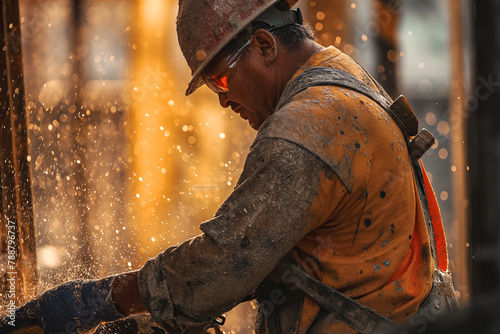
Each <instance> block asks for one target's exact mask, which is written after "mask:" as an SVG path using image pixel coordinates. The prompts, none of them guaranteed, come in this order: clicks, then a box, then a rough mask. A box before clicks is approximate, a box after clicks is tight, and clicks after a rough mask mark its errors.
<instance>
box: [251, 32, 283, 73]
mask: <svg viewBox="0 0 500 334" xmlns="http://www.w3.org/2000/svg"><path fill="white" fill-rule="evenodd" d="M252 44H254V46H256V47H257V48H258V49H259V52H260V54H261V55H262V56H263V57H264V61H265V63H266V66H269V65H270V64H271V63H272V62H273V61H274V59H275V58H276V56H277V54H278V47H277V44H276V39H275V38H274V36H273V35H272V34H271V33H270V32H269V31H267V30H265V29H259V30H257V31H256V32H255V33H254V37H253V40H252Z"/></svg>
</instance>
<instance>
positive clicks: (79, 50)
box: [0, 0, 500, 333]
mask: <svg viewBox="0 0 500 334" xmlns="http://www.w3.org/2000/svg"><path fill="white" fill-rule="evenodd" d="M13 2H16V1H13ZM477 2H478V3H480V4H476V3H475V2H474V1H472V0H448V1H443V0H418V1H417V0H371V1H366V0H363V1H361V0H354V1H353V0H351V1H345V0H336V1H326V0H316V1H304V0H301V1H299V3H298V5H297V7H300V8H301V10H302V11H303V15H304V18H305V21H306V22H307V23H308V24H309V25H310V26H311V27H313V29H314V30H315V32H316V38H317V41H318V42H319V43H321V44H323V45H325V46H328V45H334V46H335V47H337V48H339V49H340V50H341V51H343V52H345V53H347V54H349V55H350V56H352V57H353V58H354V59H356V60H357V61H358V62H360V63H361V64H362V65H363V66H365V67H366V68H367V70H368V71H369V72H370V73H371V74H372V75H373V76H375V77H376V78H377V79H378V80H379V82H380V83H381V84H382V85H383V86H384V88H385V89H386V90H387V91H388V93H389V94H390V95H391V96H393V97H397V96H399V95H401V94H403V95H405V96H406V98H407V99H408V100H409V101H410V104H411V105H412V106H413V108H414V111H415V113H416V114H417V116H418V118H419V120H420V127H425V128H427V129H428V130H429V131H431V132H432V133H433V135H434V136H435V137H436V143H435V145H434V146H433V147H432V149H431V150H429V151H428V152H427V153H426V155H425V156H424V158H423V161H424V164H425V165H426V167H427V171H428V174H429V176H430V179H431V181H432V184H433V187H434V190H435V192H436V195H437V197H438V201H439V204H440V208H441V211H442V216H443V220H444V224H445V229H446V232H447V243H448V249H449V256H450V269H451V271H452V273H453V276H454V281H455V282H454V283H455V288H456V289H457V291H458V292H457V293H458V295H459V301H460V302H461V304H462V305H467V304H468V303H469V300H470V298H471V294H472V296H473V295H474V292H473V291H472V290H473V289H472V288H473V286H474V284H476V286H482V287H483V288H484V289H483V290H485V291H487V289H486V287H487V286H486V285H484V284H483V283H482V282H481V277H482V276H481V275H479V276H477V275H476V276H475V274H473V273H476V274H477V273H481V272H485V273H486V274H488V275H494V276H493V277H490V281H491V282H490V283H489V284H490V286H488V288H493V287H495V286H496V284H497V283H496V282H497V280H496V277H497V276H495V275H498V263H499V261H498V257H497V256H496V254H498V251H497V249H498V246H497V244H498V242H497V241H496V240H497V236H498V231H497V229H498V228H496V229H495V222H496V220H495V218H494V217H495V216H494V215H490V216H487V217H486V216H485V217H484V218H485V219H484V220H483V219H480V220H476V221H475V224H476V225H472V224H471V223H470V221H471V214H472V215H473V214H474V210H472V211H471V203H472V204H473V203H474V200H476V201H477V204H478V207H477V208H478V209H477V210H478V212H481V213H482V214H485V209H484V208H482V207H481V206H482V205H487V204H488V203H489V206H490V209H492V210H494V209H495V208H494V207H495V202H497V201H498V197H496V195H495V194H493V195H492V196H493V198H491V196H489V197H488V198H490V199H489V201H484V200H483V199H482V198H483V196H485V189H483V188H477V189H475V188H474V186H472V188H471V175H470V173H471V169H472V167H471V166H476V167H477V169H476V171H478V172H477V173H478V174H481V175H482V176H481V177H483V178H482V179H477V182H476V183H475V185H476V186H477V187H480V185H482V184H483V183H484V184H488V183H489V184H492V185H495V184H497V185H498V182H496V180H498V179H497V178H496V179H495V178H493V179H492V178H491V177H490V178H486V176H487V175H489V174H488V173H490V174H491V175H496V173H497V170H498V169H496V167H498V166H499V165H498V160H499V159H498V157H497V158H496V160H488V159H491V154H490V153H488V150H485V152H483V153H484V154H483V153H477V154H476V153H471V151H474V149H475V148H474V147H475V146H474V145H477V146H481V145H482V144H484V142H483V141H482V140H483V139H482V137H481V136H478V133H483V134H484V133H486V132H484V131H483V130H481V126H483V125H485V126H487V125H488V124H489V128H488V129H490V130H489V131H491V132H495V133H498V131H497V130H496V129H495V128H494V127H491V124H492V122H493V124H494V119H493V118H491V119H486V118H485V119H486V120H485V121H484V122H483V123H481V122H482V119H480V118H479V117H477V114H478V110H481V108H482V106H483V105H484V104H485V103H490V104H491V103H492V101H495V100H494V99H497V100H496V101H498V92H497V91H496V87H498V86H500V78H499V77H498V67H497V71H496V72H495V71H492V70H490V69H488V68H487V67H484V68H483V69H481V68H480V67H478V64H487V63H488V62H487V61H486V59H489V58H488V57H494V56H495V55H497V57H498V49H499V48H498V41H497V40H496V38H497V35H496V34H495V30H494V29H497V30H496V32H498V28H494V27H497V26H498V24H496V25H495V23H494V22H496V21H498V19H497V20H495V19H494V11H492V8H493V9H496V13H497V15H498V11H499V8H498V4H495V1H493V0H490V1H484V2H483V1H477ZM489 5H490V7H488V6H489ZM2 6H3V8H4V18H3V28H4V33H5V36H6V38H7V39H6V41H7V45H6V46H5V47H4V50H3V51H4V53H5V54H6V56H4V58H5V57H7V63H3V66H6V68H3V71H4V79H3V86H2V94H4V92H5V91H7V90H8V91H9V94H10V96H11V99H10V100H2V101H3V102H2V109H3V110H2V112H4V113H5V112H6V114H4V116H2V117H3V118H2V119H3V120H4V121H5V119H7V118H8V115H9V112H8V105H9V103H10V105H11V106H13V103H14V104H16V101H17V105H18V109H23V107H24V110H25V120H26V121H25V123H23V124H21V125H19V126H18V128H16V127H15V126H14V127H13V128H14V130H13V131H16V129H21V127H23V126H24V127H26V129H25V132H24V134H23V133H21V134H20V135H19V136H18V139H17V140H21V141H22V140H23V138H25V139H24V140H25V141H26V145H25V146H26V147H25V148H24V150H18V148H16V145H15V143H16V137H13V138H14V145H13V146H11V147H10V151H14V153H13V155H12V157H13V159H15V158H16V157H17V158H19V157H20V159H21V160H22V161H24V162H25V167H24V168H25V171H24V172H25V173H26V168H27V169H28V170H29V171H28V174H31V179H29V178H24V179H20V180H19V181H17V179H16V183H15V184H12V188H11V189H14V188H16V189H17V197H16V195H15V194H14V195H12V196H13V197H12V196H11V197H9V194H10V192H9V191H10V190H9V188H8V184H9V183H8V180H4V181H2V182H3V183H2V189H3V194H2V198H3V202H2V203H3V211H2V212H3V215H2V225H8V224H9V221H15V222H16V223H17V224H19V225H20V226H21V225H23V224H25V225H26V226H27V227H24V230H25V231H24V232H23V233H25V234H26V236H28V239H29V238H31V239H30V240H31V241H30V242H24V241H22V240H19V244H20V248H19V250H16V251H17V252H18V254H17V258H18V259H19V260H18V262H17V264H16V265H17V269H16V270H17V271H16V272H17V273H18V275H19V276H20V277H22V278H23V284H22V285H21V286H20V287H17V288H18V289H19V291H18V298H19V300H20V301H22V300H25V299H26V298H30V297H32V296H33V295H36V294H37V293H41V292H43V291H45V290H46V289H48V288H50V287H52V286H54V285H57V284H59V283H61V282H63V281H66V280H70V279H75V278H97V277H103V276H106V275H110V274H115V273H118V272H124V271H129V270H136V269H139V268H140V267H141V266H142V265H143V264H144V263H145V262H146V261H147V259H149V258H151V257H153V256H155V255H156V254H158V253H159V252H161V251H162V250H164V249H166V248H168V247H169V246H171V245H175V244H178V243H181V242H183V241H184V240H186V239H188V238H190V237H192V236H195V235H197V234H198V233H200V231H199V229H198V226H199V224H200V223H201V222H203V221H204V220H207V219H209V218H210V217H211V216H212V215H213V214H214V213H215V211H216V210H217V208H218V207H219V206H220V205H221V204H222V203H223V201H224V200H225V198H226V197H227V196H228V195H229V194H230V193H231V191H232V189H233V187H234V185H235V183H236V181H237V179H238V177H239V175H240V173H241V171H242V168H243V164H244V161H245V158H246V154H247V152H248V149H249V147H250V145H251V143H252V141H253V139H254V137H255V134H256V132H254V131H253V130H252V129H251V128H250V127H249V126H248V125H247V124H246V122H245V121H243V120H241V119H240V118H239V117H235V116H234V115H233V113H232V111H231V110H224V109H222V108H221V107H220V106H219V104H218V99H217V96H216V95H215V94H213V93H212V92H211V91H209V90H208V89H206V88H205V87H203V88H201V89H200V90H199V91H198V92H197V93H196V94H194V95H192V96H190V97H185V96H184V92H185V89H186V87H187V83H188V81H189V79H190V72H189V69H188V67H187V64H186V63H185V61H184V58H183V57H182V54H181V52H180V50H179V47H178V44H177V37H176V31H175V17H176V14H177V7H178V6H177V1H176V0H138V1H127V0H106V1H103V0H101V1H98V0H19V15H18V16H17V19H16V12H15V8H14V7H15V5H14V7H12V6H13V5H12V4H6V1H5V0H4V1H2ZM481 6H482V7H481ZM13 8H14V9H13ZM479 9H481V12H480V13H485V14H484V15H486V16H485V19H484V20H483V19H481V20H479V19H477V17H478V16H477V15H476V13H479ZM9 13H13V14H9ZM9 15H10V16H9ZM487 15H491V20H490V21H488V20H487V18H488V17H489V16H487ZM16 21H17V23H16ZM488 22H490V23H491V27H493V30H491V29H490V30H489V31H490V32H491V35H490V36H488V38H489V42H492V43H491V44H490V45H488V48H487V49H484V48H483V49H481V47H482V46H485V45H486V42H484V43H483V44H480V42H481V41H480V39H478V38H477V35H478V33H477V32H478V31H480V30H481V29H483V27H482V26H481V24H484V25H486V24H488ZM16 24H17V26H19V27H20V30H19V29H17V30H16V27H17V26H16ZM480 35H481V36H485V35H484V34H480ZM486 35H488V34H486ZM9 43H10V44H9ZM9 45H10V46H9ZM9 47H14V49H15V48H17V49H16V50H19V51H20V49H22V58H18V59H14V58H13V57H11V58H9ZM6 50H7V51H6ZM481 50H482V51H481ZM484 50H486V51H485V53H484V55H483V53H482V52H483V51H484ZM495 50H496V51H495ZM483 56H484V58H481V59H483V60H484V62H481V61H480V59H479V60H478V57H483ZM2 61H3V62H4V61H5V60H2ZM9 62H10V63H9ZM9 64H10V65H9ZM16 64H18V65H19V66H17V72H15V70H16V66H15V65H16ZM9 66H10V67H9ZM497 66H498V65H497ZM12 68H13V69H12ZM9 71H11V72H12V71H14V72H12V73H18V77H17V78H18V79H22V77H20V76H19V75H20V74H23V75H24V86H22V84H23V81H22V80H17V81H16V84H17V85H18V86H19V87H18V88H20V89H21V91H19V90H18V91H16V93H13V91H14V88H13V85H14V84H13V83H14V80H13V79H12V78H13V77H12V76H13V74H12V73H11V72H9ZM481 71H482V72H481ZM7 72H8V73H7ZM9 73H10V74H9ZM7 74H9V75H7ZM6 78H8V80H7V79H6ZM11 79H12V80H11ZM481 84H482V85H483V86H481V87H480V86H479V85H481ZM478 88H481V89H478ZM4 89H5V91H4ZM16 89H17V88H16ZM16 94H17V100H16ZM23 94H24V96H23ZM12 96H13V97H12ZM4 99H5V98H4ZM493 105H494V104H493ZM496 105H497V106H498V104H496ZM485 108H486V107H485ZM493 108H494V107H493ZM497 108H498V107H497ZM6 110H7V111H6ZM12 110H14V109H12ZM493 111H495V110H494V109H491V108H489V109H488V108H486V111H485V115H487V114H488V115H489V114H492V115H494V113H493ZM18 112H21V113H22V110H18ZM5 115H7V116H5ZM6 117H7V118H6ZM497 120H498V117H497ZM7 123H8V121H7ZM7 123H5V124H7ZM12 124H14V123H12ZM474 124H476V125H477V126H476V127H473V126H472V125H474ZM481 124H482V125H481ZM496 124H497V125H498V124H500V123H496ZM470 125H471V126H470ZM469 126H470V127H469ZM2 131H4V135H5V131H7V130H6V128H5V127H4V128H3V130H2ZM473 131H475V132H473ZM471 136H472V138H474V140H475V141H474V140H473V142H471V141H470V140H469V139H470V138H471ZM2 138H3V137H2ZM19 138H21V139H19ZM496 138H498V136H497V137H496ZM6 140H7V139H6ZM485 142H487V143H490V144H491V145H492V146H494V144H492V142H491V141H485ZM496 143H498V141H497V142H496ZM7 147H8V145H7V142H6V141H2V152H3V153H2V154H3V157H4V162H5V161H7V160H5V156H6V155H7V154H8V153H9V152H7V151H8V149H7ZM12 147H14V149H13V150H12ZM496 147H497V148H498V147H500V146H496ZM16 151H18V153H16ZM474 152H476V151H474ZM477 152H480V151H477ZM481 152H482V151H481ZM496 152H497V153H496V155H498V154H500V153H498V152H500V150H497V151H496ZM16 154H17V155H16ZM23 154H24V155H23ZM471 154H472V155H473V156H472V158H470V156H471ZM484 156H489V157H488V158H487V160H486V161H490V166H491V168H490V170H489V172H487V173H486V172H485V173H479V170H480V168H481V163H480V161H482V160H481V159H482V158H483V157H484ZM23 159H24V160H23ZM471 159H473V160H474V161H471V163H469V161H470V160H471ZM474 164H476V165H474ZM11 165H12V166H14V165H15V164H13V163H4V165H2V166H3V169H2V175H5V173H4V171H5V170H7V169H8V167H9V166H11ZM26 166H27V167H26ZM495 166H496V167H495ZM12 168H14V167H12ZM16 168H17V167H16ZM20 168H22V164H21V167H20ZM16 171H17V169H16ZM14 174H15V173H14ZM14 174H12V175H14ZM14 177H18V176H15V175H14ZM3 178H4V179H5V178H6V177H5V176H4V177H3ZM9 182H11V183H12V182H13V181H9ZM26 182H28V185H30V186H29V187H28V188H25V191H24V192H23V191H20V190H19V187H20V186H21V185H22V184H25V183H26ZM480 182H483V183H480ZM495 182H496V183H495ZM26 189H27V190H26ZM29 189H31V194H30V193H29ZM474 191H475V192H474ZM471 194H476V196H471ZM496 194H498V191H497V192H496ZM22 196H28V197H30V196H31V198H28V199H27V201H28V202H26V203H30V205H28V206H26V207H24V208H23V207H22V205H21V206H20V205H19V198H22ZM471 197H475V199H473V198H471ZM16 198H18V200H17V202H16ZM495 199H496V200H495ZM9 201H14V202H13V203H17V209H18V211H19V210H25V211H27V212H28V214H26V213H24V214H23V215H19V212H18V213H17V215H18V216H15V215H16V213H15V212H14V214H13V215H14V216H12V218H10V216H8V214H7V213H8V212H12V207H10V206H9V203H8V202H9ZM14 206H15V205H14ZM9 210H10V211H9ZM29 212H31V215H30V214H29ZM16 217H17V218H16ZM473 217H474V216H473ZM476 218H477V217H476ZM480 224H483V225H480ZM488 224H489V225H488ZM474 226H476V227H475V228H477V229H478V230H480V231H482V232H480V234H476V236H477V238H479V239H475V240H474V242H476V241H477V242H476V244H477V245H478V247H479V248H480V249H479V248H478V249H479V250H478V252H477V254H473V248H474V246H475V245H476V244H475V243H474V242H473V238H474ZM481 226H482V227H481ZM487 226H490V230H488V227H487ZM21 227H22V226H21ZM22 230H23V228H21V229H20V231H22ZM30 233H32V234H31V235H30ZM481 233H482V234H481ZM2 235H3V236H2V239H5V240H7V238H6V235H7V230H6V229H5V227H2ZM483 236H484V237H485V238H486V239H488V238H489V239H488V240H489V241H487V242H489V243H491V244H492V245H493V246H492V248H488V247H486V246H484V247H482V245H486V243H483V239H481V238H482V237H483ZM21 237H22V233H21ZM21 239H22V238H21ZM5 240H2V261H1V262H2V263H1V264H0V266H2V274H3V280H4V282H3V284H5V278H6V275H7V272H8V271H9V270H8V268H7V266H6V264H7V259H6V258H7V254H8V252H7V249H8V247H7V245H6V243H5V242H6V241H5ZM495 247H497V248H495ZM473 255H475V256H479V257H481V256H482V257H483V258H484V259H486V260H485V261H486V262H484V263H483V262H481V261H482V260H480V259H479V258H478V259H476V260H475V261H476V262H473ZM488 261H489V262H488ZM23 268H24V269H23ZM28 269H29V270H28ZM481 270H482V271H481ZM488 271H491V272H490V273H488ZM486 274H485V275H486ZM475 277H476V278H475ZM478 277H479V278H478ZM474 279H476V280H475V281H474ZM474 282H475V283H474ZM5 287H6V285H4V286H3V288H2V290H1V291H0V292H1V293H2V298H3V299H4V300H5V299H6V293H5V291H6V290H5V289H6V288H5ZM476 292H477V293H481V292H484V291H481V289H480V288H478V289H477V291H476ZM254 309H255V305H253V304H252V303H247V304H244V305H242V306H239V307H238V308H237V309H236V310H234V311H232V313H233V315H232V316H229V317H228V322H227V324H226V325H225V330H226V331H227V332H234V333H251V332H252V329H253V317H254Z"/></svg>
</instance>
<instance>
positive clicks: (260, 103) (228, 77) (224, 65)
mask: <svg viewBox="0 0 500 334" xmlns="http://www.w3.org/2000/svg"><path fill="white" fill-rule="evenodd" d="M272 78H273V76H272V75H271V69H270V67H269V66H267V65H266V64H265V59H264V57H263V54H262V50H261V48H260V43H259V42H257V41H254V37H252V39H250V40H249V41H248V42H247V43H246V44H243V46H242V48H240V49H238V50H237V51H236V52H235V53H234V54H233V55H218V56H217V57H216V58H215V59H214V63H213V65H212V71H211V72H208V73H206V74H205V83H206V84H207V86H208V87H209V88H211V89H212V90H213V91H215V92H216V93H217V94H218V95H219V102H220V104H221V106H222V107H223V108H228V107H231V109H232V110H233V111H234V112H235V113H237V114H239V115H240V117H241V118H243V119H244V120H248V123H249V124H250V126H251V127H252V128H253V129H255V130H258V129H259V128H260V126H261V125H262V123H264V121H265V120H266V119H267V118H269V116H270V115H271V113H272V112H273V111H274V108H275V106H276V101H275V98H274V96H275V86H273V84H272V82H273V80H272Z"/></svg>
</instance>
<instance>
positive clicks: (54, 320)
mask: <svg viewBox="0 0 500 334" xmlns="http://www.w3.org/2000/svg"><path fill="white" fill-rule="evenodd" d="M113 278H114V277H108V278H104V279H101V280H75V281H69V282H66V283H63V284H61V285H59V286H58V287H56V288H53V289H51V290H48V291H46V292H45V293H44V294H42V295H41V296H38V297H37V298H35V299H33V300H31V301H29V302H28V303H26V304H24V305H23V306H21V307H20V308H18V309H17V310H16V313H15V322H14V323H15V325H16V326H11V325H9V324H8V321H9V320H11V319H10V318H8V317H6V318H5V319H4V320H3V321H2V322H1V324H0V332H2V333H14V332H15V331H16V330H18V329H21V328H26V327H30V326H40V327H41V328H42V329H43V330H44V332H45V333H54V334H60V333H80V332H84V331H87V330H90V329H92V328H94V327H96V326H97V325H99V324H100V323H103V322H110V321H115V320H118V319H120V318H123V317H124V315H122V314H121V313H119V312H118V311H117V310H116V308H115V305H114V303H113V300H112V296H111V289H112V288H111V283H112V281H113Z"/></svg>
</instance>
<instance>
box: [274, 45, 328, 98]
mask: <svg viewBox="0 0 500 334" xmlns="http://www.w3.org/2000/svg"><path fill="white" fill-rule="evenodd" d="M323 49H324V47H323V46H321V45H320V44H318V43H316V42H315V41H312V40H310V39H306V40H305V41H304V42H303V43H302V45H301V46H300V48H299V49H298V50H296V51H291V52H289V51H286V50H285V49H284V48H283V46H281V52H280V53H281V55H280V57H279V58H280V60H279V69H278V72H279V73H280V74H281V75H280V77H281V78H280V80H279V84H278V90H279V91H278V94H277V99H278V100H279V98H280V97H281V95H282V94H283V91H284V90H285V86H286V85H287V83H288V82H289V81H290V79H292V77H293V75H294V74H295V72H297V70H298V69H299V68H301V67H302V66H303V65H304V64H305V63H306V62H307V60H308V59H309V58H311V57H312V56H313V55H314V54H315V53H317V52H318V51H321V50H323ZM277 104H278V101H276V105H277Z"/></svg>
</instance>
